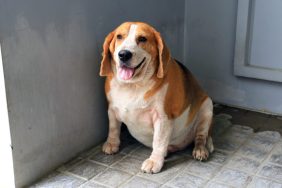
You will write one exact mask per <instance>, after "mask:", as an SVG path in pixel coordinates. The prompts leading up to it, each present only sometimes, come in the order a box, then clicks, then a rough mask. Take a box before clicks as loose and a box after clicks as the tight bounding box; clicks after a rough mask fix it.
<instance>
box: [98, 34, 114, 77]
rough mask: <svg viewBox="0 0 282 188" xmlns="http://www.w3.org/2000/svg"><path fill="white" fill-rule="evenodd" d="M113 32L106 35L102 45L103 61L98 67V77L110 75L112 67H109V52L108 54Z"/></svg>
mask: <svg viewBox="0 0 282 188" xmlns="http://www.w3.org/2000/svg"><path fill="white" fill-rule="evenodd" d="M114 35H115V31H112V32H111V33H109V34H108V35H107V37H106V38H105V41H104V44H103V53H102V56H103V59H102V62H101V66H100V76H109V75H111V74H112V67H111V58H112V57H111V52H110V45H111V42H112V40H113V38H114Z"/></svg>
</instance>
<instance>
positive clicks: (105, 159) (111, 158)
mask: <svg viewBox="0 0 282 188" xmlns="http://www.w3.org/2000/svg"><path fill="white" fill-rule="evenodd" d="M124 156H125V155H124V154H121V153H116V154H114V155H107V154H105V153H103V152H102V151H99V152H98V153H95V154H93V155H92V156H91V157H90V158H89V160H93V161H97V162H100V163H103V164H105V165H111V164H113V163H115V162H117V161H119V160H121V159H122V158H123V157H124Z"/></svg>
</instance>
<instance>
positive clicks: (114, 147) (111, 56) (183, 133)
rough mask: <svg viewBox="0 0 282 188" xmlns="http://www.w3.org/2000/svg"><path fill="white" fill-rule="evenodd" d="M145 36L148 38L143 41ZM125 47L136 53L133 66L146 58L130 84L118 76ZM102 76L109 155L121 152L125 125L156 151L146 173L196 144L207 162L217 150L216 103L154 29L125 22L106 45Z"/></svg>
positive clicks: (195, 153)
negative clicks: (213, 129) (214, 133)
mask: <svg viewBox="0 0 282 188" xmlns="http://www.w3.org/2000/svg"><path fill="white" fill-rule="evenodd" d="M129 31H130V32H129ZM140 37H145V38H146V39H147V40H146V41H145V42H144V41H143V42H142V41H139V40H138V38H140ZM121 49H127V50H128V49H129V50H131V51H132V53H133V56H132V60H130V62H129V63H131V67H137V66H138V65H139V62H140V58H141V59H143V57H144V60H145V61H144V63H143V64H142V65H141V63H140V65H141V67H140V68H139V69H137V68H136V70H135V68H134V70H135V71H134V75H133V77H132V78H130V80H122V79H121V78H119V77H118V74H119V73H118V69H120V62H119V61H120V60H119V58H118V56H117V53H118V51H117V50H121ZM136 53H138V54H136ZM100 75H101V76H107V79H106V83H105V92H106V96H107V99H108V102H109V109H108V115H109V134H108V139H107V142H106V143H105V144H104V146H103V151H104V152H105V153H107V154H113V153H116V152H117V151H118V148H119V144H120V139H119V136H120V124H121V122H123V123H125V124H126V125H127V127H128V130H129V132H130V133H131V134H132V135H133V136H134V137H135V138H136V139H137V140H139V141H140V142H142V143H143V144H145V145H147V146H149V147H152V148H153V151H152V154H151V156H150V157H149V158H148V159H147V160H145V161H144V163H143V164H142V167H141V169H142V171H144V172H147V173H157V172H159V171H160V170H161V168H162V166H163V163H164V158H165V156H166V154H167V152H168V151H169V152H174V151H177V150H180V149H183V148H185V147H186V146H187V145H189V144H190V143H191V142H192V141H195V148H194V151H193V156H194V158H195V159H198V160H205V159H207V157H208V155H209V152H212V151H213V144H212V138H211V137H210V132H211V124H212V102H211V100H210V98H209V97H208V95H207V94H206V93H205V92H204V91H203V90H202V89H201V87H200V86H199V84H198V83H197V81H196V79H195V78H194V77H193V75H192V74H191V73H190V71H189V70H188V69H186V68H185V67H184V66H183V65H181V64H180V63H178V62H176V61H175V60H174V59H173V58H171V56H170V52H169V50H168V48H167V46H166V45H165V43H164V40H163V39H162V37H161V35H160V33H158V32H157V31H156V30H155V29H154V28H152V27H151V26H149V25H148V24H145V23H141V22H126V23H124V24H122V25H120V26H119V27H118V28H116V29H115V30H114V31H113V32H111V33H110V34H109V35H108V36H107V37H106V39H105V42H104V45H103V59H102V62H101V68H100Z"/></svg>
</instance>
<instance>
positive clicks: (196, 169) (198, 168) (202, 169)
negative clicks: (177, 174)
mask: <svg viewBox="0 0 282 188" xmlns="http://www.w3.org/2000/svg"><path fill="white" fill-rule="evenodd" d="M220 167H221V166H220V165H217V164H214V163H208V162H200V161H196V160H194V161H191V162H190V163H189V165H188V166H187V167H186V168H185V169H184V171H183V172H184V173H185V172H189V173H191V174H195V175H197V176H200V177H203V178H211V177H212V176H214V175H215V174H217V172H218V171H219V169H220Z"/></svg>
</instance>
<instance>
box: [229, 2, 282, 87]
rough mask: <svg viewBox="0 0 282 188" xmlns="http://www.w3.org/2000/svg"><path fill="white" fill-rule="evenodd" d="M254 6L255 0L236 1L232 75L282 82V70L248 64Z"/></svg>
mask: <svg viewBox="0 0 282 188" xmlns="http://www.w3.org/2000/svg"><path fill="white" fill-rule="evenodd" d="M254 5H255V0H238V11H237V27H236V39H235V54H234V74H235V75H236V76H243V77H249V78H256V79H262V80H268V81H276V82H282V69H272V68H268V67H261V66H254V65H251V64H250V63H249V62H250V47H251V38H252V37H251V35H252V26H253V18H254Z"/></svg>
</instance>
